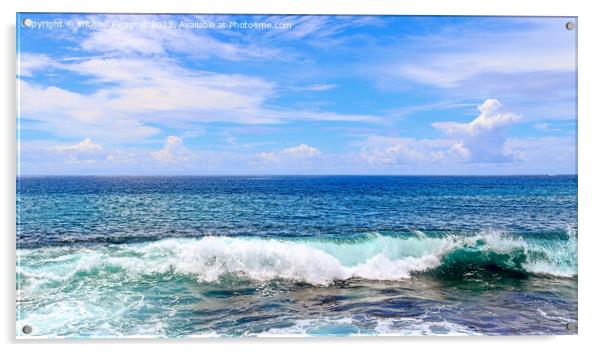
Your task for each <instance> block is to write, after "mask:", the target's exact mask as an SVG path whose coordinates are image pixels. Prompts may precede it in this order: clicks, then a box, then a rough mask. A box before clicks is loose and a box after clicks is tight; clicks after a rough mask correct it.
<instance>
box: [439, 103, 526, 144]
mask: <svg viewBox="0 0 602 352" xmlns="http://www.w3.org/2000/svg"><path fill="white" fill-rule="evenodd" d="M501 106H502V104H501V103H500V102H499V101H498V100H496V99H487V100H485V102H483V104H481V105H479V107H478V109H479V111H480V112H481V114H480V115H479V116H478V117H477V118H475V119H474V120H472V121H471V122H469V123H459V122H435V123H433V124H432V126H433V127H435V128H436V129H438V130H440V131H442V132H443V133H445V134H447V135H452V136H454V135H461V136H462V135H468V136H476V135H479V134H482V133H485V132H487V131H492V130H498V129H501V128H504V127H507V126H509V125H511V124H513V123H515V122H517V121H518V120H519V117H518V116H517V115H515V114H512V113H502V112H499V109H500V107H501Z"/></svg>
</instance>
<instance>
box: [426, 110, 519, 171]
mask: <svg viewBox="0 0 602 352" xmlns="http://www.w3.org/2000/svg"><path fill="white" fill-rule="evenodd" d="M501 106H502V104H501V103H500V102H499V101H498V100H496V99H487V100H486V101H485V102H483V104H481V105H479V107H478V109H479V111H480V112H481V114H480V115H479V116H477V117H476V118H475V119H474V120H472V121H470V122H468V123H461V122H435V123H433V124H432V126H433V127H434V128H436V129H437V130H439V131H441V132H443V133H444V134H445V135H447V136H449V137H450V138H453V139H456V140H457V142H456V144H455V148H456V149H457V150H458V151H460V152H461V153H462V154H464V155H465V156H466V157H467V159H468V160H469V161H472V162H501V161H509V160H511V159H512V158H513V157H514V156H513V155H512V154H508V153H507V152H506V151H505V150H504V143H505V141H506V137H505V135H504V131H505V129H506V128H507V127H508V126H510V125H512V124H514V123H516V122H517V121H518V120H519V116H517V115H515V114H513V113H508V112H502V111H500V108H501Z"/></svg>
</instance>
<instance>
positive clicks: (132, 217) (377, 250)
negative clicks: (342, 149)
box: [16, 176, 578, 337]
mask: <svg viewBox="0 0 602 352" xmlns="http://www.w3.org/2000/svg"><path fill="white" fill-rule="evenodd" d="M17 190H18V192H17V193H18V194H17V210H18V219H17V227H18V242H17V243H18V248H17V322H16V324H17V330H18V331H17V333H18V334H21V333H20V329H21V327H22V326H24V325H30V326H32V328H33V332H32V335H34V336H48V337H92V336H93V337H114V336H166V337H185V336H264V335H269V336H273V335H276V336H281V335H286V336H288V335H294V336H298V335H303V336H305V335H310V336H313V335H357V334H360V335H449V334H451V335H458V334H459V335H479V334H486V335H507V334H574V333H576V330H574V329H571V330H569V329H567V323H576V321H577V278H578V274H577V178H576V177H573V176H553V177H552V176H531V177H385V176H381V177H368V176H366V177H364V176H354V177H350V176H321V177H310V176H305V177H297V176H281V177H24V178H20V179H18V180H17Z"/></svg>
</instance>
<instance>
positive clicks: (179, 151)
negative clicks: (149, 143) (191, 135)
mask: <svg viewBox="0 0 602 352" xmlns="http://www.w3.org/2000/svg"><path fill="white" fill-rule="evenodd" d="M151 156H152V157H153V158H154V159H155V160H158V161H161V162H163V163H177V162H182V161H187V160H189V159H190V157H191V156H192V153H191V152H190V150H188V148H186V147H185V146H184V142H183V141H182V139H181V138H180V137H176V136H169V137H167V138H166V139H165V142H164V143H163V149H161V150H159V151H156V152H152V153H151Z"/></svg>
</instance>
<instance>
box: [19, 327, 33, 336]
mask: <svg viewBox="0 0 602 352" xmlns="http://www.w3.org/2000/svg"><path fill="white" fill-rule="evenodd" d="M21 330H22V331H23V333H24V334H27V335H29V334H31V332H32V331H33V329H32V328H31V326H29V325H25V326H23V328H22V329H21Z"/></svg>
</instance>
